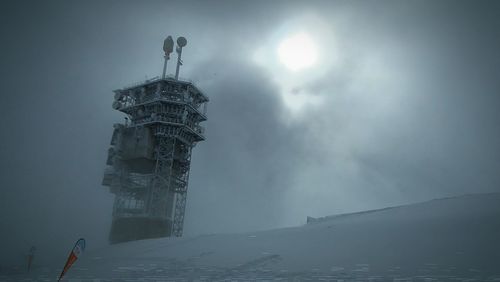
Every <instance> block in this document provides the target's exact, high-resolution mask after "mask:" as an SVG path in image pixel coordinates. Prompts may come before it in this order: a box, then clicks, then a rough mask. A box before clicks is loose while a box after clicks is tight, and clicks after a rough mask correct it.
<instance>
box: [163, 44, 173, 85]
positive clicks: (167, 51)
mask: <svg viewBox="0 0 500 282" xmlns="http://www.w3.org/2000/svg"><path fill="white" fill-rule="evenodd" d="M163 51H164V52H165V63H163V73H162V75H161V79H165V73H166V71H167V62H168V60H169V59H170V53H172V51H174V40H173V39H172V36H170V35H169V36H168V37H167V38H166V39H165V41H163Z"/></svg>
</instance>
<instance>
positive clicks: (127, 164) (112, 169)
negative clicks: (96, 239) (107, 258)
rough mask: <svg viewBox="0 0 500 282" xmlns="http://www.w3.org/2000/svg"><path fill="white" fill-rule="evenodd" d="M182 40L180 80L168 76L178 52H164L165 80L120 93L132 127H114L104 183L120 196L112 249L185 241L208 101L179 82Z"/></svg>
mask: <svg viewBox="0 0 500 282" xmlns="http://www.w3.org/2000/svg"><path fill="white" fill-rule="evenodd" d="M168 39H169V40H170V41H171V40H172V39H171V38H170V37H169V38H167V40H168ZM179 39H180V40H179ZM179 39H178V40H177V43H178V46H177V53H178V60H177V71H176V75H175V77H170V76H165V69H166V62H167V60H168V58H169V55H170V52H171V51H172V48H170V49H169V48H166V49H165V46H164V50H165V67H164V74H163V75H162V78H156V79H152V80H148V81H145V82H143V83H140V84H137V85H134V86H132V87H126V88H123V89H119V90H115V101H114V102H113V108H114V109H115V110H118V111H120V112H122V113H124V114H125V115H126V118H125V120H126V122H125V123H124V124H115V125H114V131H113V135H112V138H111V148H110V149H109V153H108V158H107V162H106V164H107V165H108V167H107V169H106V171H105V174H104V178H103V185H105V186H108V187H109V188H110V191H111V193H113V194H115V201H114V205H113V223H112V226H111V231H110V235H109V240H110V242H111V243H118V242H125V241H130V240H140V239H145V238H155V237H165V236H182V231H183V223H184V211H185V208H186V196H187V188H188V180H189V169H190V163H191V151H192V148H193V147H194V146H195V144H196V143H197V142H199V141H202V140H204V138H205V137H204V128H203V127H201V126H200V123H201V122H203V121H205V120H206V119H207V118H206V103H207V102H208V97H207V96H205V94H203V93H202V91H200V89H198V88H197V87H196V86H195V85H194V84H193V83H192V82H188V81H183V80H179V79H178V69H179V66H180V65H182V61H181V59H180V55H181V53H182V47H183V46H185V45H186V41H185V39H184V38H179ZM167 40H165V42H166V44H167ZM171 44H173V42H172V43H171ZM167 47H168V46H167ZM169 50H170V52H167V51H169Z"/></svg>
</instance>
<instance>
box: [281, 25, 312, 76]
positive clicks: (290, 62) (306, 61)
mask: <svg viewBox="0 0 500 282" xmlns="http://www.w3.org/2000/svg"><path fill="white" fill-rule="evenodd" d="M277 51H278V57H279V60H280V62H281V63H282V64H283V65H285V67H287V68H288V69H289V70H291V71H298V70H302V69H306V68H309V67H312V66H314V64H315V63H316V60H317V58H318V51H317V48H316V45H315V43H314V41H313V40H312V39H311V38H310V37H309V36H308V35H307V34H306V33H298V34H295V35H292V36H290V37H288V38H286V39H285V40H283V41H282V42H281V43H280V44H279V46H278V50H277Z"/></svg>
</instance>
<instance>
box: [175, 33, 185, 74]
mask: <svg viewBox="0 0 500 282" xmlns="http://www.w3.org/2000/svg"><path fill="white" fill-rule="evenodd" d="M186 44H187V40H186V38H185V37H183V36H181V37H179V38H177V48H175V51H176V52H177V54H178V55H177V67H176V68H175V79H176V80H178V79H179V68H180V66H181V65H182V60H181V56H182V47H184V46H186Z"/></svg>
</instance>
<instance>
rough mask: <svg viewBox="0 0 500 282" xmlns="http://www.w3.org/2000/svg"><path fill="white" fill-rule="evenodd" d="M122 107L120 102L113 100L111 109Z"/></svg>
mask: <svg viewBox="0 0 500 282" xmlns="http://www.w3.org/2000/svg"><path fill="white" fill-rule="evenodd" d="M121 107H122V103H120V102H118V101H114V102H113V109H115V110H118V109H120V108H121Z"/></svg>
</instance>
